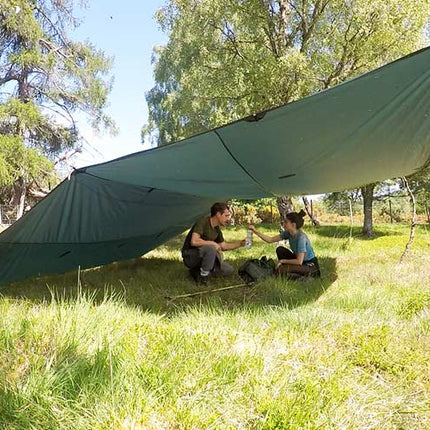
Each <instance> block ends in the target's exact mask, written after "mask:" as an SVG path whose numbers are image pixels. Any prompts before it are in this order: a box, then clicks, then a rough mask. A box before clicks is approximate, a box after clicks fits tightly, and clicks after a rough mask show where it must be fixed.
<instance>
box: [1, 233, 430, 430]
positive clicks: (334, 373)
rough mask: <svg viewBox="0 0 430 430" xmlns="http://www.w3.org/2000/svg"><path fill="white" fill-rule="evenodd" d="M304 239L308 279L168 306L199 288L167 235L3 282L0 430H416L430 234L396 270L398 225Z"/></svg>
mask: <svg viewBox="0 0 430 430" xmlns="http://www.w3.org/2000/svg"><path fill="white" fill-rule="evenodd" d="M266 231H267V232H273V233H275V227H274V226H273V227H271V228H270V227H267V228H266ZM306 231H307V233H308V235H309V237H310V238H311V241H312V243H313V245H314V248H315V250H316V252H317V255H318V256H319V258H320V261H321V266H322V272H323V278H322V279H321V280H309V281H305V282H293V281H285V280H280V279H270V280H266V281H264V282H261V283H260V284H257V285H256V286H254V287H245V288H237V289H232V290H226V291H222V292H218V293H213V294H209V295H204V296H197V297H191V298H187V299H181V300H173V301H172V300H167V299H166V298H165V297H166V296H172V295H175V294H182V293H184V292H193V291H197V290H198V287H196V286H195V285H193V284H192V283H191V282H190V281H189V280H188V278H187V274H186V270H185V269H184V267H183V265H182V263H181V261H180V259H179V252H178V249H179V248H180V244H181V241H182V239H183V238H177V239H174V240H173V241H171V242H169V243H168V244H166V245H164V246H162V247H160V248H158V249H156V250H154V251H152V252H151V253H149V254H147V256H145V257H144V258H141V259H136V260H133V261H128V262H122V263H115V264H111V265H109V266H106V267H104V268H98V269H93V270H87V271H84V272H82V273H81V276H80V282H77V273H76V272H74V273H69V274H66V275H63V276H51V277H44V278H37V279H32V280H28V281H24V282H19V283H16V284H11V285H9V286H6V287H3V288H2V289H1V290H0V292H1V294H2V296H1V297H0V429H7V430H12V429H14V430H15V429H90V428H91V429H127V430H128V429H130V430H131V429H134V430H136V429H139V430H141V429H157V430H159V429H429V428H430V289H429V285H430V283H429V281H430V252H429V251H430V229H429V228H428V227H426V226H419V227H418V229H417V232H416V240H415V242H414V245H413V247H412V250H411V253H410V254H409V255H408V257H407V259H406V261H405V263H404V264H403V265H401V266H397V262H398V259H399V258H400V255H401V253H402V251H403V247H404V245H405V243H406V241H407V237H408V233H409V232H408V228H407V226H401V225H394V226H393V225H379V226H377V229H376V233H377V234H376V237H375V238H374V239H372V240H365V239H361V238H360V237H359V235H358V231H357V230H354V231H353V239H352V240H350V238H349V227H345V226H325V227H321V228H318V229H312V228H307V229H306ZM243 234H244V230H243V229H241V230H240V229H237V230H235V229H230V230H229V231H227V233H226V237H227V239H235V238H240V237H242V236H243ZM254 245H255V246H253V247H252V248H251V249H250V250H239V251H233V252H231V253H230V254H227V257H229V260H230V261H232V262H233V264H234V265H235V266H236V267H238V265H239V264H240V263H241V262H242V261H244V260H245V259H247V258H252V257H258V256H260V255H267V256H273V255H274V248H275V247H274V245H266V244H263V243H261V242H260V241H258V239H257V240H255V241H254ZM239 282H240V280H239V278H237V277H235V278H233V279H231V280H228V281H227V280H226V279H223V280H216V282H215V284H214V286H215V287H221V286H224V285H228V284H229V283H231V284H234V283H239Z"/></svg>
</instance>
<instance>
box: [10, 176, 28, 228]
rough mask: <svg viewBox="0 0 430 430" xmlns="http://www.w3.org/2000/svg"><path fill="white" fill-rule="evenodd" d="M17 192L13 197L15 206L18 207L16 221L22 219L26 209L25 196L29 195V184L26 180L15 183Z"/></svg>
mask: <svg viewBox="0 0 430 430" xmlns="http://www.w3.org/2000/svg"><path fill="white" fill-rule="evenodd" d="M14 188H15V190H14V196H13V200H12V202H13V204H14V205H16V206H17V210H16V219H17V220H18V219H19V218H21V217H22V214H23V213H24V207H25V195H26V193H27V182H26V180H25V179H24V178H19V179H18V181H16V183H15V187H14Z"/></svg>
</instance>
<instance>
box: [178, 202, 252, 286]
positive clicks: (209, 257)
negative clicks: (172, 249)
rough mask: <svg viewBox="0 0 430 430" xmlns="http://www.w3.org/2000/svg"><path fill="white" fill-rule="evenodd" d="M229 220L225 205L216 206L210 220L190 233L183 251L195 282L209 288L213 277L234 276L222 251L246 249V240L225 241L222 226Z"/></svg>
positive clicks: (201, 223)
mask: <svg viewBox="0 0 430 430" xmlns="http://www.w3.org/2000/svg"><path fill="white" fill-rule="evenodd" d="M230 217H231V213H230V209H229V207H228V205H227V204H226V203H215V204H214V205H212V207H211V215H210V217H205V218H202V219H200V220H199V221H197V222H196V223H195V224H194V225H193V226H192V227H191V230H190V231H189V232H188V234H187V237H186V238H185V242H184V246H183V247H182V258H183V260H184V264H185V265H186V266H187V267H188V268H189V269H190V274H191V276H192V277H193V279H194V280H195V281H196V282H198V283H202V284H208V281H209V276H210V275H211V274H213V275H214V276H227V275H232V274H233V272H234V269H233V267H232V266H231V265H230V264H228V263H226V262H225V261H223V259H222V251H229V250H231V249H236V248H240V247H242V246H245V239H243V240H241V241H240V242H230V243H228V242H226V241H225V240H224V236H223V235H222V231H221V229H220V226H223V227H224V226H226V225H227V224H228V222H229V221H230Z"/></svg>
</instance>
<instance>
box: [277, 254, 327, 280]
mask: <svg viewBox="0 0 430 430" xmlns="http://www.w3.org/2000/svg"><path fill="white" fill-rule="evenodd" d="M276 255H277V256H278V260H294V259H295V258H297V255H296V254H294V252H292V251H290V250H289V249H287V248H285V247H284V246H278V248H276ZM278 273H279V274H288V273H298V274H301V275H308V276H312V277H315V278H319V277H320V276H321V272H320V267H319V264H318V259H317V258H316V257H314V258H312V260H309V261H304V262H303V264H301V265H299V264H288V263H287V264H283V265H282V266H280V267H279V269H278Z"/></svg>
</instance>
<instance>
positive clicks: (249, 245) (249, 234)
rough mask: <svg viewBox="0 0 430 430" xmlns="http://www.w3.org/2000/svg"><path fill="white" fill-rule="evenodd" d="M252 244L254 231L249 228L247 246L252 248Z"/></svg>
mask: <svg viewBox="0 0 430 430" xmlns="http://www.w3.org/2000/svg"><path fill="white" fill-rule="evenodd" d="M251 245H252V231H251V230H248V232H247V233H246V239H245V248H251Z"/></svg>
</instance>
